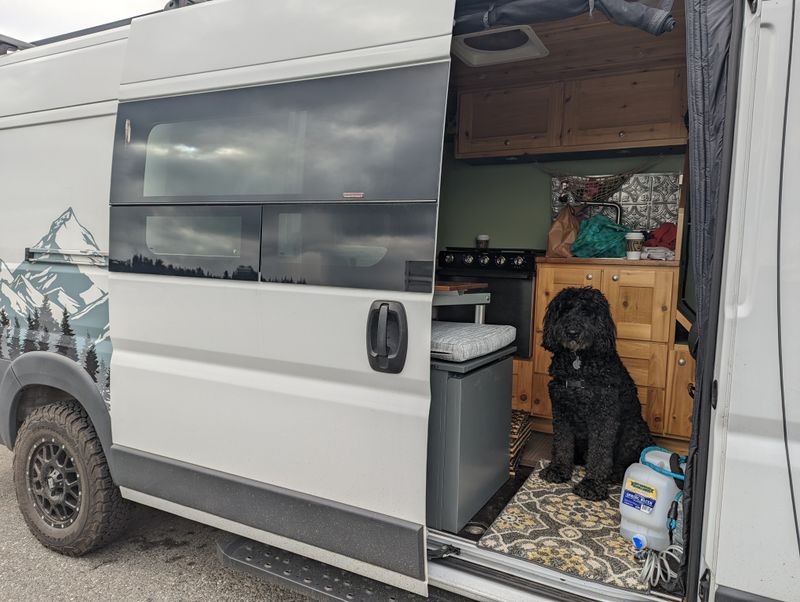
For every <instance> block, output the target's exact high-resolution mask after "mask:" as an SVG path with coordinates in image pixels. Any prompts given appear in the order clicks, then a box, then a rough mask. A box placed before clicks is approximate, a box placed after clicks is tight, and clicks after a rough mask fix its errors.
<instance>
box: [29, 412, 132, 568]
mask: <svg viewBox="0 0 800 602" xmlns="http://www.w3.org/2000/svg"><path fill="white" fill-rule="evenodd" d="M54 450H55V451H56V455H58V457H59V459H58V460H54V461H53V462H48V463H46V467H47V470H49V471H50V472H49V474H51V475H55V478H54V479H45V481H44V485H43V484H42V478H41V476H40V475H41V474H42V467H41V465H42V458H46V457H47V455H48V452H49V455H50V456H53V452H54ZM57 462H62V463H66V466H67V468H64V469H63V471H62V470H61V469H60V465H59V464H57ZM34 463H38V465H37V466H36V468H34ZM13 471H14V486H15V489H16V493H17V503H18V504H19V508H20V511H21V512H22V516H23V517H24V518H25V522H26V523H27V524H28V528H29V529H30V530H31V533H33V535H34V536H35V537H36V539H38V540H39V541H40V542H41V543H42V544H43V545H45V546H46V547H48V548H50V549H52V550H55V551H56V552H59V553H61V554H65V555H68V556H82V555H84V554H86V553H88V552H91V551H92V550H95V549H97V548H99V547H102V546H104V545H105V544H107V543H109V542H111V541H112V540H114V539H115V538H116V537H118V536H119V535H120V533H121V532H122V531H123V530H124V529H125V527H126V525H127V522H128V515H129V513H130V503H129V502H127V501H126V500H124V499H123V498H122V496H121V495H120V492H119V488H118V487H117V486H116V485H114V482H113V481H112V479H111V472H110V471H109V468H108V462H107V461H106V457H105V454H104V453H103V448H102V447H101V445H100V440H99V439H98V437H97V432H96V431H95V429H94V426H93V425H92V422H91V420H90V419H89V416H88V415H87V414H86V411H85V410H84V409H83V408H82V407H81V406H80V404H78V403H77V402H74V401H68V402H62V403H55V404H52V405H47V406H44V407H41V408H36V409H35V410H33V412H31V414H30V415H29V416H28V418H27V419H26V420H25V422H24V423H23V424H22V427H21V428H20V430H19V433H18V436H17V442H16V445H15V446H14V465H13ZM61 472H64V473H65V474H66V473H67V472H69V473H70V474H71V475H72V476H71V478H72V484H71V485H69V488H70V498H69V499H70V500H76V499H77V500H79V501H78V502H77V503H75V502H74V501H71V502H70V504H72V505H75V506H76V508H74V509H73V508H70V507H68V506H66V505H64V503H63V499H64V498H65V495H63V494H62V492H63V491H64V490H65V487H61V489H58V483H59V482H62V483H68V481H67V480H66V477H63V479H62V480H61V481H59V480H58V479H59V478H61V477H62V476H63V475H62V474H61ZM51 485H52V486H51ZM32 487H34V488H35V489H36V493H34V492H33V491H32V489H31V488H32ZM54 492H55V493H54ZM37 495H38V498H37ZM51 495H55V496H56V497H55V498H52V499H56V500H57V499H61V500H62V503H61V504H60V505H59V504H53V503H52V499H51V497H50V496H51ZM42 500H44V502H43V503H42ZM43 508H46V509H43ZM59 508H60V510H59ZM64 512H66V516H63V514H64Z"/></svg>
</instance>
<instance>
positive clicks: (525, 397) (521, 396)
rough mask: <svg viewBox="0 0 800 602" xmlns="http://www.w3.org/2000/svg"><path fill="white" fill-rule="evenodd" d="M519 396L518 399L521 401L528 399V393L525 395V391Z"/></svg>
mask: <svg viewBox="0 0 800 602" xmlns="http://www.w3.org/2000/svg"><path fill="white" fill-rule="evenodd" d="M519 398H520V400H522V401H528V395H527V393H523V394H522V395H520V396H519Z"/></svg>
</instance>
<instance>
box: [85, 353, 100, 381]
mask: <svg viewBox="0 0 800 602" xmlns="http://www.w3.org/2000/svg"><path fill="white" fill-rule="evenodd" d="M84 366H85V367H86V371H87V372H88V373H89V376H91V377H92V380H93V381H94V382H97V369H98V368H99V367H100V366H99V365H98V363H97V351H96V350H95V348H94V343H90V344H89V346H88V347H87V348H86V363H85V364H84Z"/></svg>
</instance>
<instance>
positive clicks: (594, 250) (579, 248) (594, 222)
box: [571, 214, 630, 257]
mask: <svg viewBox="0 0 800 602" xmlns="http://www.w3.org/2000/svg"><path fill="white" fill-rule="evenodd" d="M628 232H630V230H629V229H628V228H626V227H625V226H620V225H619V224H615V223H614V222H612V221H611V220H610V219H608V218H607V217H606V216H605V215H602V214H601V215H595V216H592V217H590V218H588V219H585V220H583V221H582V222H581V227H580V229H579V230H578V236H577V238H575V242H574V243H572V249H571V250H572V254H573V255H574V256H575V257H625V235H626V234H627V233H628Z"/></svg>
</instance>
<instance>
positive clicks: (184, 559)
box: [0, 447, 307, 602]
mask: <svg viewBox="0 0 800 602" xmlns="http://www.w3.org/2000/svg"><path fill="white" fill-rule="evenodd" d="M11 457H12V456H11V453H10V452H9V451H8V450H7V449H5V448H4V447H0V601H2V602H5V601H13V602H23V601H27V600H31V601H38V600H47V601H49V602H61V601H66V600H80V601H81V602H92V601H94V600H98V601H103V602H116V601H131V602H133V601H135V602H156V601H158V602H160V601H169V602H173V601H184V600H186V601H196V600H203V601H205V600H213V601H217V600H219V601H226V600H236V601H237V602H245V601H250V600H253V601H256V600H257V601H259V602H272V601H276V600H280V601H282V602H284V601H285V602H301V601H303V602H304V601H306V600H307V598H305V597H303V596H298V595H297V594H294V593H292V592H289V591H286V590H283V589H281V588H278V587H276V586H274V585H271V584H268V583H265V582H263V581H260V580H259V579H257V578H255V577H251V576H250V575H247V574H245V573H240V572H237V571H233V570H231V569H227V568H225V567H223V566H222V565H221V564H220V563H219V561H218V560H217V558H216V542H217V541H218V540H219V539H221V538H222V537H224V536H225V535H224V534H223V533H222V532H220V531H218V530H216V529H212V528H211V527H206V526H204V525H200V524H198V523H193V522H191V521H188V520H184V519H182V518H178V517H176V516H172V515H170V514H165V513H163V512H158V511H156V510H151V509H149V508H144V507H137V508H136V510H135V512H134V516H133V520H132V521H131V526H130V527H129V529H128V531H127V532H126V533H125V535H124V536H123V537H122V539H121V540H120V541H118V542H116V543H113V544H111V545H109V546H107V547H106V548H103V549H102V550H99V551H97V552H94V553H92V554H90V555H88V556H85V557H83V558H67V557H65V556H61V555H59V554H56V553H55V552H51V551H50V550H48V549H46V548H44V547H43V546H41V545H40V544H39V542H37V541H36V539H34V537H33V536H32V535H31V534H30V531H28V528H27V526H26V525H25V521H24V520H23V519H22V516H21V515H20V513H19V510H18V508H17V499H16V496H15V494H14V486H13V482H12V477H11Z"/></svg>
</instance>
